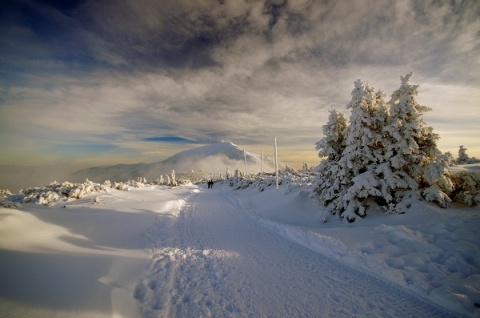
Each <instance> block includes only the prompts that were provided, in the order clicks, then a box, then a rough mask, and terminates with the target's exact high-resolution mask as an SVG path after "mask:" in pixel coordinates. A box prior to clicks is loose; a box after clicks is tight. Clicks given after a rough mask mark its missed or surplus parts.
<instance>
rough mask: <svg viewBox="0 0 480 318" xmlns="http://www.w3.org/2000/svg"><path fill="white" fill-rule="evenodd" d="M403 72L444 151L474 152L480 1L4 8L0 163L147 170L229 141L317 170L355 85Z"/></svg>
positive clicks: (129, 2)
mask: <svg viewBox="0 0 480 318" xmlns="http://www.w3.org/2000/svg"><path fill="white" fill-rule="evenodd" d="M411 71H413V72H414V73H415V76H414V78H413V82H414V83H415V84H418V85H420V87H419V91H420V93H419V96H418V100H419V101H420V102H421V103H422V104H424V105H426V106H429V107H431V108H432V109H433V111H432V112H430V113H427V114H425V117H424V119H425V120H426V121H427V123H428V124H429V125H430V126H433V128H434V130H435V132H436V133H438V134H439V135H440V136H441V140H440V142H439V147H440V149H441V150H442V151H451V152H452V153H453V154H454V155H456V154H457V151H458V146H459V145H464V146H465V147H467V148H468V153H469V154H470V155H471V156H477V157H480V138H479V135H480V124H479V123H480V2H479V1H468V0H467V1H453V0H452V1H447V0H445V1H443V0H438V1H427V0H422V1H413V0H412V1H402V0H377V1H373V0H372V1H370V0H355V1H353V0H330V1H328V0H324V1H314V0H246V1H243V0H197V1H196V0H162V1H156V0H117V1H102V0H100V1H94V0H64V1H59V0H44V1H41V0H35V1H34V0H11V1H10V0H3V1H2V2H1V4H0V149H1V151H0V164H29V165H31V164H51V163H56V162H77V163H78V162H83V163H85V164H88V165H97V164H111V163H112V164H113V163H120V162H123V163H130V162H153V161H159V160H162V159H165V158H167V157H169V156H171V155H173V154H175V153H176V152H178V151H182V150H186V149H189V148H192V147H196V146H201V145H204V144H208V143H211V142H215V141H219V140H222V139H224V140H229V141H232V142H233V143H235V144H237V145H239V146H241V147H244V148H246V149H247V150H249V151H253V152H258V153H259V152H260V151H261V150H264V152H265V154H267V155H268V154H269V152H273V149H272V142H273V138H274V137H275V136H276V137H277V139H278V144H279V155H280V157H281V160H282V161H285V162H289V163H291V164H293V165H298V164H300V163H301V162H302V161H304V160H306V161H307V162H309V163H312V164H313V163H317V162H318V158H317V152H316V151H315V148H314V143H315V142H316V141H318V140H319V139H320V138H321V137H322V133H321V126H322V125H323V124H325V123H326V119H327V116H328V109H330V108H331V107H335V108H336V109H338V110H341V111H343V112H345V113H346V114H347V116H348V115H349V113H348V111H347V109H346V107H345V106H346V105H347V103H348V101H349V100H350V93H351V91H352V89H353V82H354V81H355V80H356V79H358V78H360V79H363V80H366V81H368V82H369V83H370V84H371V85H372V86H374V87H375V88H376V89H382V90H384V91H385V93H386V94H387V95H390V94H391V93H392V92H393V90H395V89H397V88H398V87H399V85H400V76H401V75H405V74H407V73H409V72H411Z"/></svg>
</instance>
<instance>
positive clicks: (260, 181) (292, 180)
mask: <svg viewBox="0 0 480 318" xmlns="http://www.w3.org/2000/svg"><path fill="white" fill-rule="evenodd" d="M275 178H276V177H275V174H274V173H263V174H258V175H256V176H252V177H248V178H243V177H232V178H230V180H228V182H229V185H230V187H232V188H234V189H235V190H243V189H247V188H250V187H254V188H257V189H258V191H259V192H263V191H265V189H266V188H268V187H270V186H275V184H276V181H275ZM315 178H316V177H315V174H314V173H311V172H308V173H301V172H299V171H296V170H295V173H286V172H285V171H282V172H280V173H279V182H278V183H279V185H281V186H282V191H283V193H284V194H288V193H290V192H292V190H293V189H296V188H299V187H311V185H312V183H313V181H314V179H315Z"/></svg>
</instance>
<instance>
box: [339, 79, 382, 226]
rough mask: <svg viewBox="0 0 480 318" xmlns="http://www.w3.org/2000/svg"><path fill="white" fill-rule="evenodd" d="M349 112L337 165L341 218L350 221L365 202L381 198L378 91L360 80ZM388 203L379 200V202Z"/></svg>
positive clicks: (349, 105) (380, 119)
mask: <svg viewBox="0 0 480 318" xmlns="http://www.w3.org/2000/svg"><path fill="white" fill-rule="evenodd" d="M347 108H349V109H351V110H352V113H351V115H350V120H349V125H348V126H347V128H346V129H345V149H344V151H343V153H342V157H341V159H340V160H339V164H340V166H341V167H342V169H343V170H344V171H343V173H341V175H343V176H344V178H345V180H346V181H347V182H345V186H346V187H347V188H348V189H347V190H346V192H345V194H344V196H343V198H342V201H343V202H342V203H343V207H342V210H343V211H341V213H342V217H344V218H345V219H347V220H348V221H350V222H351V221H353V220H355V218H356V217H357V215H359V216H364V215H365V205H366V201H367V200H369V199H378V198H381V197H382V191H381V185H382V183H381V181H380V179H381V178H382V176H381V175H379V173H378V171H377V167H378V165H380V164H382V163H383V162H385V144H384V143H385V139H384V132H383V128H384V126H385V124H386V122H387V117H388V110H387V107H386V105H385V102H384V94H383V92H382V91H378V92H376V93H375V92H374V89H373V87H371V86H370V85H369V84H368V83H366V82H363V81H361V80H357V81H356V82H355V88H354V90H353V91H352V100H351V101H350V103H349V104H348V105H347ZM385 199H387V200H388V199H389V197H388V196H387V198H385V197H383V200H385Z"/></svg>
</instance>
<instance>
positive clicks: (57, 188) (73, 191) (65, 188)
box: [20, 179, 107, 205]
mask: <svg viewBox="0 0 480 318" xmlns="http://www.w3.org/2000/svg"><path fill="white" fill-rule="evenodd" d="M106 189H107V187H106V186H104V185H100V184H98V183H93V182H91V181H89V180H88V179H87V180H85V181H84V182H83V183H71V182H68V181H66V182H63V183H58V182H56V181H54V182H52V183H50V184H49V185H48V186H46V187H43V188H38V187H35V188H28V189H25V190H20V193H21V194H23V196H24V197H23V202H25V203H36V204H43V205H49V204H50V203H52V202H56V201H58V200H60V199H61V198H67V199H80V198H82V197H84V196H86V195H88V194H90V193H92V192H103V191H106Z"/></svg>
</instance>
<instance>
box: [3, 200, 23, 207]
mask: <svg viewBox="0 0 480 318" xmlns="http://www.w3.org/2000/svg"><path fill="white" fill-rule="evenodd" d="M19 207H20V205H19V204H18V203H16V202H12V201H10V200H7V199H0V208H6V209H18V208H19Z"/></svg>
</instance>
